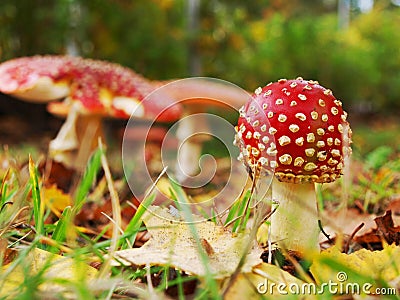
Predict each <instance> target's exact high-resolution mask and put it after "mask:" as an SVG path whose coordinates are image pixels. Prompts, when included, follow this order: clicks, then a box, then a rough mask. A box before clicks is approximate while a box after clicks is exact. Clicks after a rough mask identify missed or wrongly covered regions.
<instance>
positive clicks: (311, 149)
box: [235, 77, 351, 252]
mask: <svg viewBox="0 0 400 300" xmlns="http://www.w3.org/2000/svg"><path fill="white" fill-rule="evenodd" d="M239 112H240V117H239V120H238V126H237V128H236V130H237V134H236V137H235V141H236V143H237V144H238V145H239V147H240V150H241V154H240V156H239V158H240V159H241V160H242V161H243V162H244V164H245V165H246V166H248V167H250V168H251V169H252V170H253V171H256V170H257V171H261V172H270V171H274V175H275V176H274V178H273V181H272V186H271V188H272V199H273V201H277V202H278V203H279V206H278V208H277V210H276V211H275V212H274V214H273V215H272V216H271V237H270V238H271V240H272V241H275V242H277V246H278V247H279V248H284V249H288V250H293V251H298V252H304V251H306V250H314V251H319V245H318V235H319V227H318V210H317V201H316V193H315V186H314V183H327V182H333V181H335V180H336V179H337V178H338V177H340V176H341V174H342V171H343V164H344V158H345V157H346V156H348V155H350V153H351V148H350V146H349V145H350V143H351V130H350V127H349V123H348V122H347V120H346V116H347V114H346V112H344V111H343V109H342V103H341V101H339V100H337V99H336V98H335V97H334V96H333V94H332V92H331V90H329V89H326V88H324V87H322V86H320V85H319V83H318V82H317V81H311V80H309V81H307V80H303V79H302V78H301V77H299V78H297V79H295V80H286V79H281V80H279V81H278V82H275V83H270V84H268V85H267V86H265V87H264V88H258V89H257V90H256V91H255V94H254V95H253V98H252V99H251V101H248V103H246V105H244V106H243V107H242V108H241V109H240V110H239ZM275 141H276V142H275ZM255 174H257V173H255Z"/></svg>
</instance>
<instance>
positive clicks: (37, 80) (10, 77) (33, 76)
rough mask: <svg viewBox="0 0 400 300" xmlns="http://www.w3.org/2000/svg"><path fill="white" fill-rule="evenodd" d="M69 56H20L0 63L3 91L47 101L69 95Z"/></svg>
mask: <svg viewBox="0 0 400 300" xmlns="http://www.w3.org/2000/svg"><path fill="white" fill-rule="evenodd" d="M69 60H70V58H69V57H61V56H33V57H21V58H16V59H12V60H9V61H6V62H3V63H2V64H1V65H0V91H1V92H2V93H5V94H9V95H12V96H14V97H17V98H20V99H22V100H26V101H32V102H48V101H52V100H57V99H62V98H65V97H66V96H67V95H68V94H69V83H70V78H69V74H70V71H71V69H70V63H69Z"/></svg>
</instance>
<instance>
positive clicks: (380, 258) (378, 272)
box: [310, 245, 400, 294]
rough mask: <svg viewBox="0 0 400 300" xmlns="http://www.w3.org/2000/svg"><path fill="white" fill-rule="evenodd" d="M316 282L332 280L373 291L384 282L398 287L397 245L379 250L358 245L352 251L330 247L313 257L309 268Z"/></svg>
mask: <svg viewBox="0 0 400 300" xmlns="http://www.w3.org/2000/svg"><path fill="white" fill-rule="evenodd" d="M310 271H311V273H312V274H313V276H314V278H315V279H316V281H317V283H318V284H320V285H321V284H324V283H325V284H327V283H329V282H333V283H335V284H338V288H340V287H341V288H344V289H346V288H347V289H348V288H356V289H359V291H360V293H362V292H363V288H365V289H366V291H364V292H365V293H366V294H369V293H373V292H374V291H375V289H376V288H379V287H380V286H381V282H385V283H386V284H389V285H390V286H392V287H395V288H397V289H399V288H400V247H398V246H395V245H391V246H385V247H384V249H383V250H382V251H370V250H367V249H361V250H358V251H356V252H353V253H351V254H345V253H341V252H340V251H339V249H338V248H337V247H331V248H329V249H328V250H326V251H323V252H322V253H321V254H320V255H319V256H317V257H315V259H314V261H313V264H312V266H311V268H310Z"/></svg>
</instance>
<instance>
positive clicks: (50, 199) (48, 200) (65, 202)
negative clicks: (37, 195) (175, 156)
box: [40, 185, 73, 217]
mask: <svg viewBox="0 0 400 300" xmlns="http://www.w3.org/2000/svg"><path fill="white" fill-rule="evenodd" d="M40 192H41V198H42V199H43V201H44V203H45V204H46V206H47V207H48V208H50V210H51V211H52V212H53V213H54V214H55V215H56V216H57V217H60V216H61V213H62V212H63V211H64V209H65V208H66V207H67V206H71V205H72V202H73V201H72V199H71V196H70V195H69V194H66V193H64V192H63V191H62V190H60V189H59V188H57V186H56V185H51V186H49V187H42V188H41V190H40Z"/></svg>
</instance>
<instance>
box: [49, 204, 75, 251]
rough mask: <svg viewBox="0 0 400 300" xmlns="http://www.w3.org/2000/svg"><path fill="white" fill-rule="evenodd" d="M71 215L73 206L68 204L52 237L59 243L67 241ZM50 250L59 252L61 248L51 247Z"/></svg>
mask: <svg viewBox="0 0 400 300" xmlns="http://www.w3.org/2000/svg"><path fill="white" fill-rule="evenodd" d="M71 217H72V209H71V206H67V207H66V208H65V209H64V211H63V213H62V215H61V217H60V219H59V221H58V223H57V225H56V228H55V229H54V232H53V235H52V239H53V240H54V241H56V242H57V243H60V244H61V243H63V242H65V241H66V239H67V231H68V228H69V226H70V225H71V224H72V220H71ZM48 251H50V252H53V253H57V252H58V251H59V250H58V249H57V248H56V247H51V248H49V249H48Z"/></svg>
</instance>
